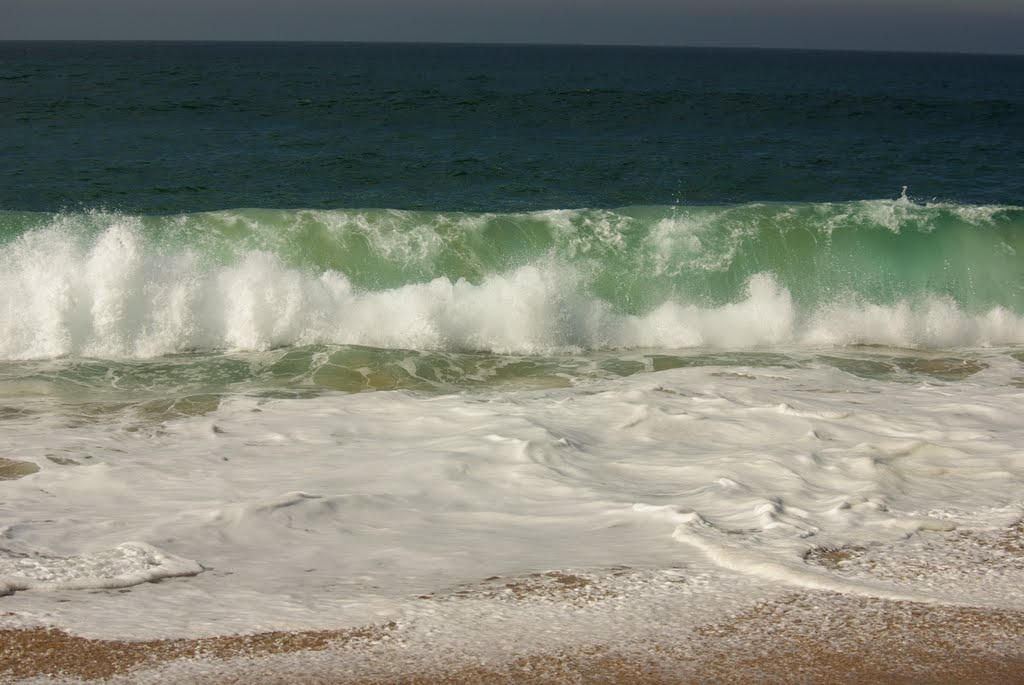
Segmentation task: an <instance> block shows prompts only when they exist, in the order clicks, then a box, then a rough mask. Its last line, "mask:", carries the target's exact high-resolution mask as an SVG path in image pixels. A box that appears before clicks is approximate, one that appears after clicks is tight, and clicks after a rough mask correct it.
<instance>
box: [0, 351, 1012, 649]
mask: <svg viewBox="0 0 1024 685" xmlns="http://www.w3.org/2000/svg"><path fill="white" fill-rule="evenodd" d="M1001 364H1002V365H1004V366H1000V365H1001ZM1015 364H1018V362H1016V361H1014V360H1013V359H1010V358H1008V357H1002V358H993V359H991V366H990V368H989V369H987V370H985V371H982V372H979V373H977V374H975V375H974V376H972V377H971V378H969V379H966V380H961V381H958V382H956V383H951V384H945V385H928V384H923V385H915V384H909V383H886V382H882V381H871V380H866V379H859V378H855V377H852V376H850V375H848V374H845V373H843V372H841V371H839V370H837V369H835V368H832V367H821V368H817V367H808V368H799V369H784V370H782V369H771V370H766V369H758V368H745V367H739V368H738V369H737V368H736V367H733V368H731V371H732V372H733V375H731V376H730V375H728V374H725V375H723V373H722V372H723V370H722V369H716V368H714V367H704V368H688V369H676V370H672V371H667V372H662V373H658V374H647V375H637V376H632V377H628V378H623V379H619V380H617V381H601V382H598V383H593V384H586V385H581V386H579V387H576V388H565V389H556V390H545V391H531V392H516V393H498V392H487V393H482V394H472V393H467V394H459V395H447V396H434V395H426V396H420V395H416V394H413V393H406V392H388V393H368V394H357V395H324V396H321V397H317V398H311V399H306V400H276V401H267V400H260V399H258V398H246V397H237V398H234V399H231V400H229V401H227V402H225V403H223V404H222V406H221V407H220V408H219V409H218V410H216V411H214V412H212V413H210V414H208V415H205V416H201V417H193V418H189V419H182V420H175V421H169V422H166V423H164V424H162V425H161V426H159V427H157V428H145V427H142V428H140V427H139V426H137V425H128V426H120V425H118V424H113V425H108V424H103V423H93V424H84V425H78V426H76V427H73V428H68V427H64V426H62V425H61V424H60V423H59V422H58V421H55V420H48V419H46V418H26V419H24V420H17V421H7V422H6V423H5V441H6V443H7V445H8V450H9V451H10V453H12V454H18V455H22V456H23V457H24V458H25V459H31V460H33V461H35V462H37V463H39V464H41V465H42V466H43V468H42V469H41V470H40V472H39V473H37V474H35V475H34V476H33V477H32V478H30V479H21V480H15V481H7V482H4V483H3V490H4V497H3V500H2V502H0V520H4V521H6V522H8V523H7V524H6V527H5V528H4V529H3V531H2V541H3V542H2V547H4V548H5V549H6V550H7V552H5V554H7V557H5V558H6V559H7V560H8V561H6V562H5V563H13V562H17V559H26V558H36V559H40V558H44V557H45V558H49V559H66V560H75V561H73V562H68V563H69V564H70V567H71V569H72V570H71V571H68V573H67V574H66V575H65V576H61V575H60V573H62V572H58V570H55V569H56V568H57V567H56V566H55V565H54V564H51V563H50V562H46V564H49V566H46V564H44V566H45V567H46V568H45V569H44V572H45V573H51V574H53V575H54V579H55V582H57V581H59V582H65V580H70V581H71V582H72V585H68V586H67V587H72V586H74V587H77V585H74V584H73V583H77V582H79V581H77V580H75V579H76V578H84V577H89V578H101V579H106V580H103V581H102V582H98V581H97V582H94V581H89V583H91V585H89V586H91V587H112V586H113V585H111V583H114V582H116V583H128V582H129V581H128V580H123V581H112V580H110V579H111V578H116V577H121V576H122V575H123V576H125V577H127V578H130V582H138V581H140V580H145V579H152V578H153V577H156V576H149V577H146V574H152V573H156V574H165V575H176V573H175V574H171V573H168V569H182V568H184V569H192V570H195V569H196V566H194V565H190V564H192V562H186V561H182V560H185V559H194V560H196V562H195V563H197V564H202V566H203V567H205V569H206V570H205V571H204V572H203V573H201V574H199V575H196V576H193V577H186V578H179V579H177V580H172V581H167V582H164V583H161V584H159V585H150V584H146V585H140V586H136V587H133V588H132V590H131V592H130V593H128V594H127V595H121V596H118V597H117V598H116V601H115V600H114V599H113V598H112V597H113V596H112V595H107V594H105V593H102V592H101V593H95V594H93V593H86V594H74V593H73V592H72V591H70V590H60V591H57V592H56V593H39V592H32V591H27V592H15V593H14V594H13V595H10V596H8V597H5V598H4V600H3V602H4V610H5V611H8V612H11V614H12V615H13V616H14V617H16V618H17V620H18V621H20V622H22V623H24V622H26V621H29V620H30V619H34V620H37V621H46V622H50V623H56V624H58V625H64V626H66V627H69V628H72V629H74V630H76V631H80V632H84V633H86V634H93V635H96V634H100V635H113V636H124V635H126V634H127V635H132V636H138V637H144V636H163V635H181V634H186V635H197V634H220V633H225V632H233V631H244V632H252V631H258V630H271V629H297V628H324V627H338V626H345V625H366V624H375V623H381V622H383V621H387V620H391V619H394V620H413V618H415V620H417V621H426V622H429V621H435V619H436V620H437V621H441V623H444V621H445V620H447V619H444V616H449V617H450V616H456V615H458V616H464V613H465V612H464V611H463V609H457V610H456V609H452V612H454V613H451V614H450V615H449V614H448V613H445V612H446V611H447V609H445V610H441V609H437V608H436V607H435V608H434V609H431V607H432V606H433V605H431V604H429V603H427V604H424V603H423V601H422V600H417V599H415V598H416V597H417V596H419V595H422V594H423V593H438V592H442V593H443V591H444V590H445V588H452V587H454V586H457V585H460V584H464V583H465V584H469V586H471V594H472V592H475V590H472V587H475V586H477V585H479V584H480V583H482V582H483V579H485V578H488V577H491V576H504V577H524V576H528V574H530V573H534V572H540V571H546V570H549V569H579V570H580V572H586V573H597V572H598V571H599V570H600V569H608V568H611V567H623V566H624V567H629V568H634V569H640V570H642V571H643V573H647V574H648V576H650V577H652V578H654V577H657V576H658V574H660V573H662V571H664V570H665V569H672V568H681V569H683V571H681V572H682V573H684V574H685V575H686V576H687V577H693V578H697V577H699V578H703V579H704V581H702V585H701V587H702V588H703V589H702V590H701V591H700V592H698V593H696V594H694V595H693V596H692V597H689V598H688V599H686V600H685V601H686V602H688V603H691V606H690V608H689V609H687V611H686V612H683V614H685V615H689V614H690V613H692V615H693V616H707V615H709V613H714V612H715V611H716V610H717V609H716V607H717V606H718V605H719V604H720V603H721V602H722V598H723V597H725V596H728V597H730V598H731V599H730V601H737V602H740V601H747V600H752V598H758V597H760V596H763V595H764V593H765V592H766V591H767V590H766V587H767V588H776V589H779V588H781V590H779V591H784V590H785V589H786V588H789V589H805V590H806V589H827V590H830V591H838V592H844V593H850V594H856V595H859V596H871V597H889V598H894V597H899V598H913V599H925V600H928V601H949V602H957V601H960V600H959V599H958V598H957V595H956V593H955V592H954V591H953V590H952V589H951V588H949V587H933V586H930V585H928V584H927V583H923V582H922V583H916V582H914V581H913V579H911V580H910V581H903V580H899V581H896V580H893V579H891V578H890V579H887V578H875V579H871V578H863V577H855V576H851V575H847V576H837V575H835V574H834V573H832V572H830V571H828V570H827V569H824V568H813V567H810V566H808V563H807V562H806V561H805V560H804V558H803V555H804V554H806V553H807V552H808V550H810V549H812V548H814V547H834V546H841V545H850V546H857V547H863V548H873V547H876V546H879V545H893V546H896V548H898V546H899V545H900V544H901V541H905V540H907V539H908V538H910V539H914V538H916V537H918V536H922V535H934V536H941V535H945V534H947V533H943V532H942V531H948V530H950V529H954V528H959V527H967V528H978V527H990V528H991V527H998V526H1002V525H1007V524H1008V523H1011V522H1012V521H1013V520H1014V517H1015V516H1016V517H1017V518H1019V517H1020V515H1021V513H1022V512H1024V500H1022V499H1021V492H1022V491H1024V459H1022V457H1024V454H1022V452H1021V448H1020V445H1021V444H1024V432H1022V428H1021V424H1020V421H1019V411H1018V408H1019V406H1020V402H1021V400H1022V399H1024V395H1022V391H1021V390H1020V389H1019V388H1017V387H1015V386H1012V385H1007V384H1006V382H1005V379H1006V376H1007V375H1008V374H1012V373H1015V372H1018V373H1019V367H1018V366H1013V365H1015ZM883 391H884V392H883ZM83 454H87V455H89V456H90V457H92V458H91V459H86V458H85V457H84V456H83ZM47 455H51V456H52V455H56V456H59V457H71V458H75V459H76V461H79V462H81V465H78V466H73V465H64V464H59V463H55V462H53V461H51V460H48V459H46V456H47ZM637 505H642V506H637ZM1014 512H1016V513H1014ZM684 519H685V520H684ZM697 524H700V525H697ZM126 539H130V540H140V541H143V542H144V544H145V545H153V546H155V547H156V548H157V550H166V551H160V552H159V554H158V553H157V552H156V551H153V550H152V549H151V548H148V547H132V548H129V551H131V554H127V552H126V551H124V550H123V549H122V548H120V547H117V545H118V544H119V543H121V542H122V541H124V540H126ZM111 549H114V550H122V551H120V552H110V554H113V557H112V559H113V560H112V561H110V562H109V563H108V562H106V561H103V560H102V559H98V560H97V559H96V558H94V557H90V556H89V555H90V554H95V550H111ZM922 549H923V551H921V552H920V554H924V555H927V554H931V555H932V556H931V557H928V558H929V560H930V561H929V563H932V564H933V565H935V567H939V566H942V565H948V563H950V562H949V560H947V559H944V558H943V557H942V554H941V549H942V547H941V546H936V547H935V549H934V550H929V549H928V548H922ZM896 554H897V556H898V553H896ZM119 555H120V556H119ZM12 560H13V562H12ZM133 560H135V561H133ZM138 560H141V561H139V564H141V565H136V566H132V565H131V564H133V563H136V561H138ZM147 560H148V561H147ZM168 560H170V561H168ZM129 562H131V563H129ZM62 563H63V562H62ZM105 564H106V565H108V566H111V568H119V569H120V568H123V569H125V570H124V573H122V572H121V571H118V572H117V573H115V572H113V571H110V572H107V571H103V572H101V573H100V572H92V571H89V572H86V571H84V570H82V569H86V568H92V567H104V568H105V566H104V565H105ZM3 573H4V582H5V583H7V584H8V587H11V586H12V583H11V581H10V580H9V578H10V576H11V573H12V572H11V571H4V572H3ZM23 575H25V577H28V578H33V577H34V578H35V580H31V581H24V582H25V583H27V584H28V585H30V584H31V583H36V584H37V585H36V587H38V584H39V583H45V582H50V581H48V580H47V577H46V576H45V575H37V576H32V575H31V574H30V573H25V574H23ZM737 579H745V580H742V582H740V581H739V580H737ZM1011 580H1012V578H1010V579H1008V580H1007V581H1006V582H1005V583H991V584H988V585H986V586H985V587H986V588H987V589H986V591H985V592H986V593H987V594H985V596H984V597H981V598H980V599H979V598H978V597H973V598H972V601H981V600H984V601H985V602H988V603H989V605H996V604H998V603H999V602H1003V603H1007V605H1008V606H1009V605H1013V603H1014V602H1018V600H1019V599H1020V595H1019V593H1018V594H1014V593H1013V592H1010V591H1009V590H1007V588H1012V587H1016V585H1015V584H1014V583H1013V582H1011ZM601 582H604V581H601ZM608 582H609V583H613V582H614V581H611V580H610V581H608ZM28 585H26V586H28ZM81 586H82V587H85V586H86V584H83V585H81ZM13 587H20V586H18V585H16V584H15V585H13ZM737 587H744V588H747V589H746V590H744V591H743V592H742V593H739V591H738V590H737V589H736V588H737ZM774 591H775V590H774V589H773V590H772V592H774ZM623 592H625V590H623ZM666 592H667V591H666ZM481 593H482V594H481V597H480V598H479V599H480V601H481V602H484V606H489V605H488V604H487V603H488V602H491V601H492V600H493V601H498V599H496V598H490V599H489V598H488V596H486V594H487V593H486V592H483V591H482V590H481ZM651 593H653V594H649V595H644V596H645V597H647V599H646V600H644V601H649V602H651V606H652V607H657V606H661V607H662V608H665V607H668V606H672V607H676V610H678V606H679V605H678V601H681V600H679V599H678V596H676V595H673V594H672V593H671V592H669V593H668V594H664V593H662V592H661V590H656V589H652V590H651ZM736 593H739V594H736ZM759 593H760V594H759ZM69 594H73V595H74V596H73V598H71V599H72V600H73V603H74V604H73V606H74V610H73V611H70V610H68V609H67V608H66V607H63V605H60V604H57V603H56V602H57V601H58V600H59V599H67V598H69V597H68V595H69ZM614 594H615V593H614V592H613V593H612V594H611V595H609V597H612V596H614ZM641 594H643V593H641ZM670 595H671V596H672V597H675V599H669V596H670ZM602 601H604V600H602ZM630 601H631V602H632V601H633V600H632V599H631V600H630ZM608 602H609V603H608V604H600V606H604V607H605V608H606V609H607V610H608V611H613V605H614V601H613V600H612V599H609V600H608ZM664 602H667V603H664ZM542 604H543V603H541V604H538V605H536V607H535V608H536V609H537V611H538V612H540V613H533V614H531V613H530V611H531V610H530V609H529V606H532V605H529V606H528V605H523V604H516V605H515V606H516V608H515V611H514V612H513V613H514V614H515V615H517V616H520V614H521V620H523V621H528V620H529V618H530V617H531V616H532V617H533V619H537V618H538V617H539V616H542V615H543V612H544V611H549V610H551V608H550V606H548V605H544V606H548V608H546V609H545V608H543V606H542ZM460 606H462V605H460ZM502 606H503V605H502ZM1014 606H1015V605H1014ZM127 607H130V609H131V610H126V608H127ZM463 608H464V607H463ZM496 610H497V609H496ZM508 610H509V611H512V609H508ZM666 610H667V609H666ZM431 611H436V612H439V613H434V614H431V613H430V612H431ZM480 611H482V612H483V613H487V611H486V610H480ZM480 611H478V613H480ZM502 611H505V609H502ZM595 611H597V609H595ZM602 611H603V610H602ZM652 612H654V608H652ZM631 615H632V614H631ZM429 616H434V618H429ZM595 616H599V617H600V618H599V619H595V621H596V623H595V626H597V625H606V626H607V627H608V631H609V632H608V637H609V638H613V637H614V635H615V632H614V631H615V620H614V615H613V613H608V614H604V613H600V612H598V613H597V614H595ZM12 620H14V619H12ZM453 620H454V619H453ZM460 620H461V619H460ZM516 620H520V619H516ZM631 620H634V621H643V620H644V619H643V617H642V616H633V618H632V619H631ZM680 620H682V619H680ZM431 625H434V624H431ZM438 625H440V624H438ZM594 629H595V630H597V628H596V627H595V628H594Z"/></svg>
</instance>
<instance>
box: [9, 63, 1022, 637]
mask: <svg viewBox="0 0 1024 685" xmlns="http://www.w3.org/2000/svg"><path fill="white" fill-rule="evenodd" d="M0 53H2V55H3V62H2V65H3V66H2V74H0V78H2V81H0V93H2V94H3V96H4V97H3V98H0V101H2V104H0V107H2V111H3V119H4V124H3V127H2V128H0V151H2V157H3V159H4V160H5V163H4V164H3V166H2V168H0V180H2V183H0V210H2V211H0V457H3V458H4V459H7V460H9V461H13V462H19V463H21V464H22V466H21V467H20V468H21V471H19V472H18V473H23V472H26V471H31V470H32V469H33V467H37V470H36V471H35V472H34V473H31V474H29V475H26V476H24V477H20V478H17V479H12V480H4V481H0V593H3V594H4V595H5V596H3V597H0V614H2V617H0V621H2V624H3V625H5V626H21V625H36V624H39V623H45V624H51V625H57V626H60V627H64V628H67V629H71V630H73V631H75V632H77V633H80V634H84V635H89V636H102V637H120V638H126V637H133V638H138V637H157V636H205V635H218V634H226V633H234V632H256V631H264V630H285V629H314V628H338V627H346V626H359V625H369V624H382V623H384V622H387V621H396V622H398V624H399V625H402V626H415V627H417V630H419V631H420V633H419V634H420V635H423V636H427V637H425V638H424V639H425V640H429V641H437V640H440V639H441V637H440V636H442V635H447V636H448V638H446V639H450V640H452V641H453V644H456V645H458V647H459V648H460V649H462V650H469V651H472V650H473V649H479V650H482V651H483V652H486V649H487V644H484V643H487V642H488V640H489V639H490V638H487V637H486V636H487V635H491V634H494V631H499V632H500V631H507V630H510V628H509V626H510V625H520V626H525V627H524V628H522V629H521V630H520V631H519V632H518V633H516V635H518V638H517V639H518V640H520V641H519V642H517V644H518V646H519V648H521V649H528V648H531V645H533V646H534V647H540V646H543V645H550V644H553V643H552V641H556V642H557V641H559V640H560V641H562V642H571V641H573V640H576V641H580V640H590V641H594V640H598V641H600V640H601V639H609V640H611V639H622V637H623V635H627V636H628V635H632V634H640V633H642V632H643V631H645V630H658V629H659V628H658V626H663V625H665V623H666V622H671V623H673V624H675V625H681V626H686V625H697V624H698V623H700V622H702V621H706V620H711V619H712V618H714V617H716V616H721V615H723V612H725V611H727V610H728V609H729V608H730V607H736V606H740V605H742V604H743V603H744V602H750V601H754V600H756V599H760V598H766V597H772V596H779V595H782V594H785V593H787V592H792V591H799V590H807V589H811V590H826V591H831V592H835V593H841V594H843V593H845V594H848V595H853V596H857V597H877V598H884V599H905V600H911V601H920V602H930V603H935V602H943V603H952V604H967V605H970V606H982V607H1004V608H1005V607H1017V608H1024V594H1022V592H1021V589H1020V588H1021V587H1024V585H1022V583H1021V580H1022V575H1021V574H1022V573H1024V569H1021V568H1019V564H1017V566H1014V565H1013V563H1009V562H1007V559H1008V558H1009V557H1007V558H1003V557H1000V558H999V559H994V558H989V557H986V556H985V554H989V556H991V554H995V553H994V552H991V549H993V548H992V547H991V546H990V547H984V546H975V547H970V548H968V549H966V551H965V549H961V548H956V549H958V550H959V551H958V555H951V554H950V549H952V547H951V546H950V545H953V544H954V543H955V542H956V540H957V539H960V538H956V537H955V536H956V535H968V536H976V537H977V536H980V537H982V538H983V537H984V536H999V535H1002V534H1003V533H1004V532H1005V531H1006V530H1007V529H1008V527H1009V526H1012V525H1013V524H1015V523H1016V522H1019V521H1020V519H1021V517H1022V515H1024V499H1022V495H1021V493H1022V492H1024V427H1022V424H1021V422H1020V407H1021V403H1022V400H1024V262H1022V261H1021V255H1022V254H1024V207H1022V201H1021V197H1022V193H1024V185H1022V184H1024V174H1022V168H1021V162H1020V160H1021V159H1024V139H1022V138H1021V136H1020V133H1019V132H1020V131H1021V130H1024V82H1022V74H1024V69H1022V68H1021V67H1022V66H1024V62H1022V61H1021V58H1011V57H978V56H963V55H961V56H948V55H882V54H852V53H834V54H832V53H805V52H758V51H714V50H675V49H640V48H555V47H502V46H492V47H486V46H422V45H421V46H416V45H326V44H325V45H318V44H315V45H281V44H273V45H258V44H37V43H24V44H20V43H8V44H4V45H2V46H0ZM24 464H27V465H28V466H27V467H26V466H25V465H24ZM3 465H4V463H0V467H3ZM8 468H9V467H8ZM0 472H3V473H7V471H2V469H0ZM11 473H13V471H11ZM986 549H988V550H990V551H989V552H984V550H986ZM822 550H846V551H845V552H844V554H848V555H851V556H856V555H862V554H874V555H875V562H877V563H876V564H875V565H876V566H877V567H878V568H885V569H889V571H887V572H885V573H881V572H869V571H870V568H869V566H862V567H854V566H844V565H842V564H832V565H831V566H830V565H828V564H821V563H814V562H813V558H812V557H813V554H814V553H815V552H817V551H822ZM996 556H998V554H997V555H996ZM1004 556H1006V555H1004ZM1010 561H1011V562H1012V559H1011V560H1010ZM875 562H873V563H875ZM883 562H884V563H883ZM899 568H907V569H912V570H913V572H912V573H911V572H907V573H898V572H896V571H893V569H899ZM975 568H976V569H989V570H986V571H985V572H984V573H983V574H980V575H972V573H971V569H975ZM992 568H996V569H998V571H997V572H992V571H991V570H990V569H992ZM1014 569H1016V570H1014ZM570 577H571V578H574V579H576V580H573V581H571V583H577V584H578V585H580V586H581V587H585V588H587V589H586V590H585V592H583V594H582V595H580V596H582V598H583V600H585V601H582V600H581V601H582V604H580V605H579V606H575V605H573V604H572V602H569V609H566V607H565V605H564V604H565V603H564V602H563V603H562V604H558V603H557V602H555V603H552V602H551V601H547V600H546V599H545V598H546V597H549V596H560V597H561V596H563V595H559V592H560V590H559V589H558V588H559V587H560V586H559V583H560V582H561V581H562V580H564V579H566V578H570ZM965 579H969V582H965ZM151 581H160V582H151ZM517 588H518V589H517ZM524 588H525V590H524ZM552 588H554V589H552ZM521 596H525V597H526V599H523V601H518V602H513V601H511V600H515V599H517V598H520V599H522V597H521ZM580 596H577V599H579V597H580ZM531 598H532V599H531ZM574 612H575V613H574ZM553 617H555V618H553ZM556 619H557V620H556ZM554 625H557V630H556V631H555V633H552V632H551V630H548V629H547V628H543V629H542V628H541V627H542V626H554ZM487 631H491V632H490V633H488V632H487ZM631 631H632V632H631ZM481 636H483V637H481ZM531 640H532V642H531ZM478 642H479V643H480V644H479V645H478V644H477V643H478ZM534 643H536V644H534ZM473 645H476V646H475V647H474V646H473Z"/></svg>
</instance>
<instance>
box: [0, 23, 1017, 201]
mask: <svg viewBox="0 0 1024 685" xmlns="http://www.w3.org/2000/svg"><path fill="white" fill-rule="evenodd" d="M1022 131H1024V57H1019V56H1017V57H1012V56H970V55H923V54H881V53H842V52H833V53H828V52H806V51H763V50H711V49H671V48H622V47H540V46H534V47H524V46H470V45H464V46H463V45H389V44H280V43H262V44H255V43H252V44H250V43H0V159H2V160H3V163H2V164H0V209H6V210H22V211H57V210H80V209H83V208H85V209H87V208H95V207H103V208H106V209H110V210H117V211H126V212H139V213H174V212H194V211H201V210H210V209H224V208H234V207H274V208H288V207H304V208H338V207H388V208H405V209H427V210H447V211H451V210H464V211H502V212H504V211H521V210H535V209H548V208H560V207H621V206H628V205H671V204H708V203H724V204H731V203H743V202H751V201H785V202H819V201H840V200H859V199H870V198H895V197H898V196H899V194H900V188H901V187H902V186H904V185H907V186H909V187H910V190H909V192H910V195H911V197H913V198H916V199H921V200H932V199H938V200H942V201H953V202H958V203H974V204H992V203H1005V204H1017V205H1019V204H1022V203H1024V202H1022V197H1024V135H1022Z"/></svg>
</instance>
